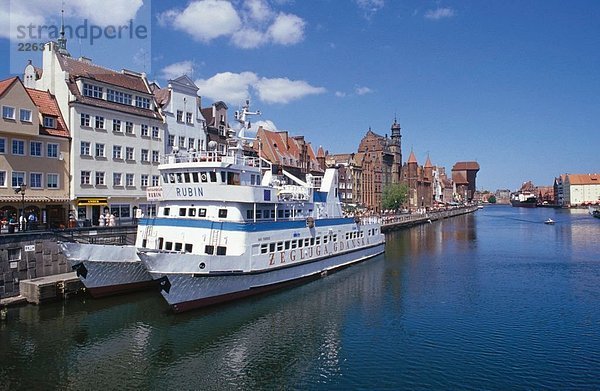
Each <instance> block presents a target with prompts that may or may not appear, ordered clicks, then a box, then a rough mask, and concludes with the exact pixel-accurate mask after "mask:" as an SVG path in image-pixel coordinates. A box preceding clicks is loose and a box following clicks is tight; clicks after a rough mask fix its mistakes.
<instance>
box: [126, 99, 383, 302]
mask: <svg viewBox="0 0 600 391" xmlns="http://www.w3.org/2000/svg"><path fill="white" fill-rule="evenodd" d="M250 114H256V113H252V112H250V111H248V105H246V106H244V109H243V111H242V112H241V113H240V115H239V118H238V120H239V121H240V122H241V123H242V124H244V127H245V125H246V116H247V115H250ZM242 133H243V130H242V131H240V137H238V138H237V140H236V143H237V145H236V146H234V147H231V148H230V150H229V151H228V154H227V155H226V156H220V155H218V154H217V153H213V152H205V151H202V152H192V153H189V152H188V153H185V154H183V153H181V154H174V155H170V156H167V157H166V161H165V162H164V163H163V164H161V165H160V166H159V170H160V173H161V180H162V186H161V187H160V188H154V189H150V190H151V194H150V197H149V198H150V199H154V200H157V201H158V202H159V205H158V206H159V207H158V213H157V216H156V217H154V218H148V219H144V220H142V221H140V225H139V228H138V242H137V244H138V246H139V247H140V248H139V249H138V256H139V258H140V259H141V261H142V262H143V263H144V265H145V267H146V270H147V271H148V272H149V273H150V275H151V276H152V278H153V279H155V280H157V281H158V282H159V283H160V286H161V288H162V289H161V292H162V295H163V296H164V298H165V299H166V300H167V302H168V303H169V305H170V306H171V308H172V309H173V310H174V311H175V312H181V311H186V310H189V309H192V308H197V307H201V306H205V305H209V304H214V303H219V302H223V301H228V300H232V299H236V298H239V297H243V296H248V295H252V294H257V293H261V292H265V291H269V290H272V289H275V288H278V287H281V286H283V285H287V284H291V283H296V282H300V281H302V280H307V279H311V278H318V277H320V276H323V275H326V274H327V273H328V272H330V271H333V270H335V269H339V268H342V267H346V266H349V265H351V264H353V263H356V262H360V261H363V260H365V259H368V258H370V257H373V256H375V255H378V254H381V253H382V252H383V251H384V246H385V238H384V235H383V234H382V233H381V229H380V222H379V219H377V218H375V217H365V218H358V217H350V218H349V217H344V216H343V214H342V209H341V204H340V201H339V197H338V190H337V189H338V173H337V170H336V169H333V168H330V169H327V170H326V171H325V175H324V176H323V177H322V178H320V177H313V176H311V175H310V174H307V175H306V178H305V179H304V180H303V179H300V178H297V177H296V176H294V175H292V174H290V173H288V172H286V171H285V170H283V171H281V172H280V173H274V172H273V166H271V164H270V163H268V162H267V161H266V160H263V159H261V157H260V152H259V157H258V158H257V157H249V156H244V155H243V154H242V141H243V140H242Z"/></svg>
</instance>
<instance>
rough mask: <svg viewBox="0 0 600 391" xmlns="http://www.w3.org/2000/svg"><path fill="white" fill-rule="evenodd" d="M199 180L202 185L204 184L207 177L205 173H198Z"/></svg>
mask: <svg viewBox="0 0 600 391" xmlns="http://www.w3.org/2000/svg"><path fill="white" fill-rule="evenodd" d="M200 180H201V181H202V182H203V183H206V182H207V181H208V175H206V173H205V172H201V173H200Z"/></svg>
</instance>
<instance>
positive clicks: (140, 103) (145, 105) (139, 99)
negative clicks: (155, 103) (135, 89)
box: [135, 96, 150, 109]
mask: <svg viewBox="0 0 600 391" xmlns="http://www.w3.org/2000/svg"><path fill="white" fill-rule="evenodd" d="M135 105H136V107H139V108H142V109H149V108H150V99H148V98H144V97H143V96H136V97H135Z"/></svg>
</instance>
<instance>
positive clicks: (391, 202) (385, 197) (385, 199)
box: [381, 183, 408, 210]
mask: <svg viewBox="0 0 600 391" xmlns="http://www.w3.org/2000/svg"><path fill="white" fill-rule="evenodd" d="M407 198H408V186H407V185H406V184H404V183H392V184H391V185H388V186H386V187H384V188H383V194H382V196H381V208H382V209H392V210H396V209H398V208H400V206H402V204H404V203H405V202H406V199H407Z"/></svg>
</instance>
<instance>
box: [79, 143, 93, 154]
mask: <svg viewBox="0 0 600 391" xmlns="http://www.w3.org/2000/svg"><path fill="white" fill-rule="evenodd" d="M90 148H91V145H90V142H89V141H82V142H81V150H80V152H81V155H83V156H91V154H92V153H91V151H90Z"/></svg>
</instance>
